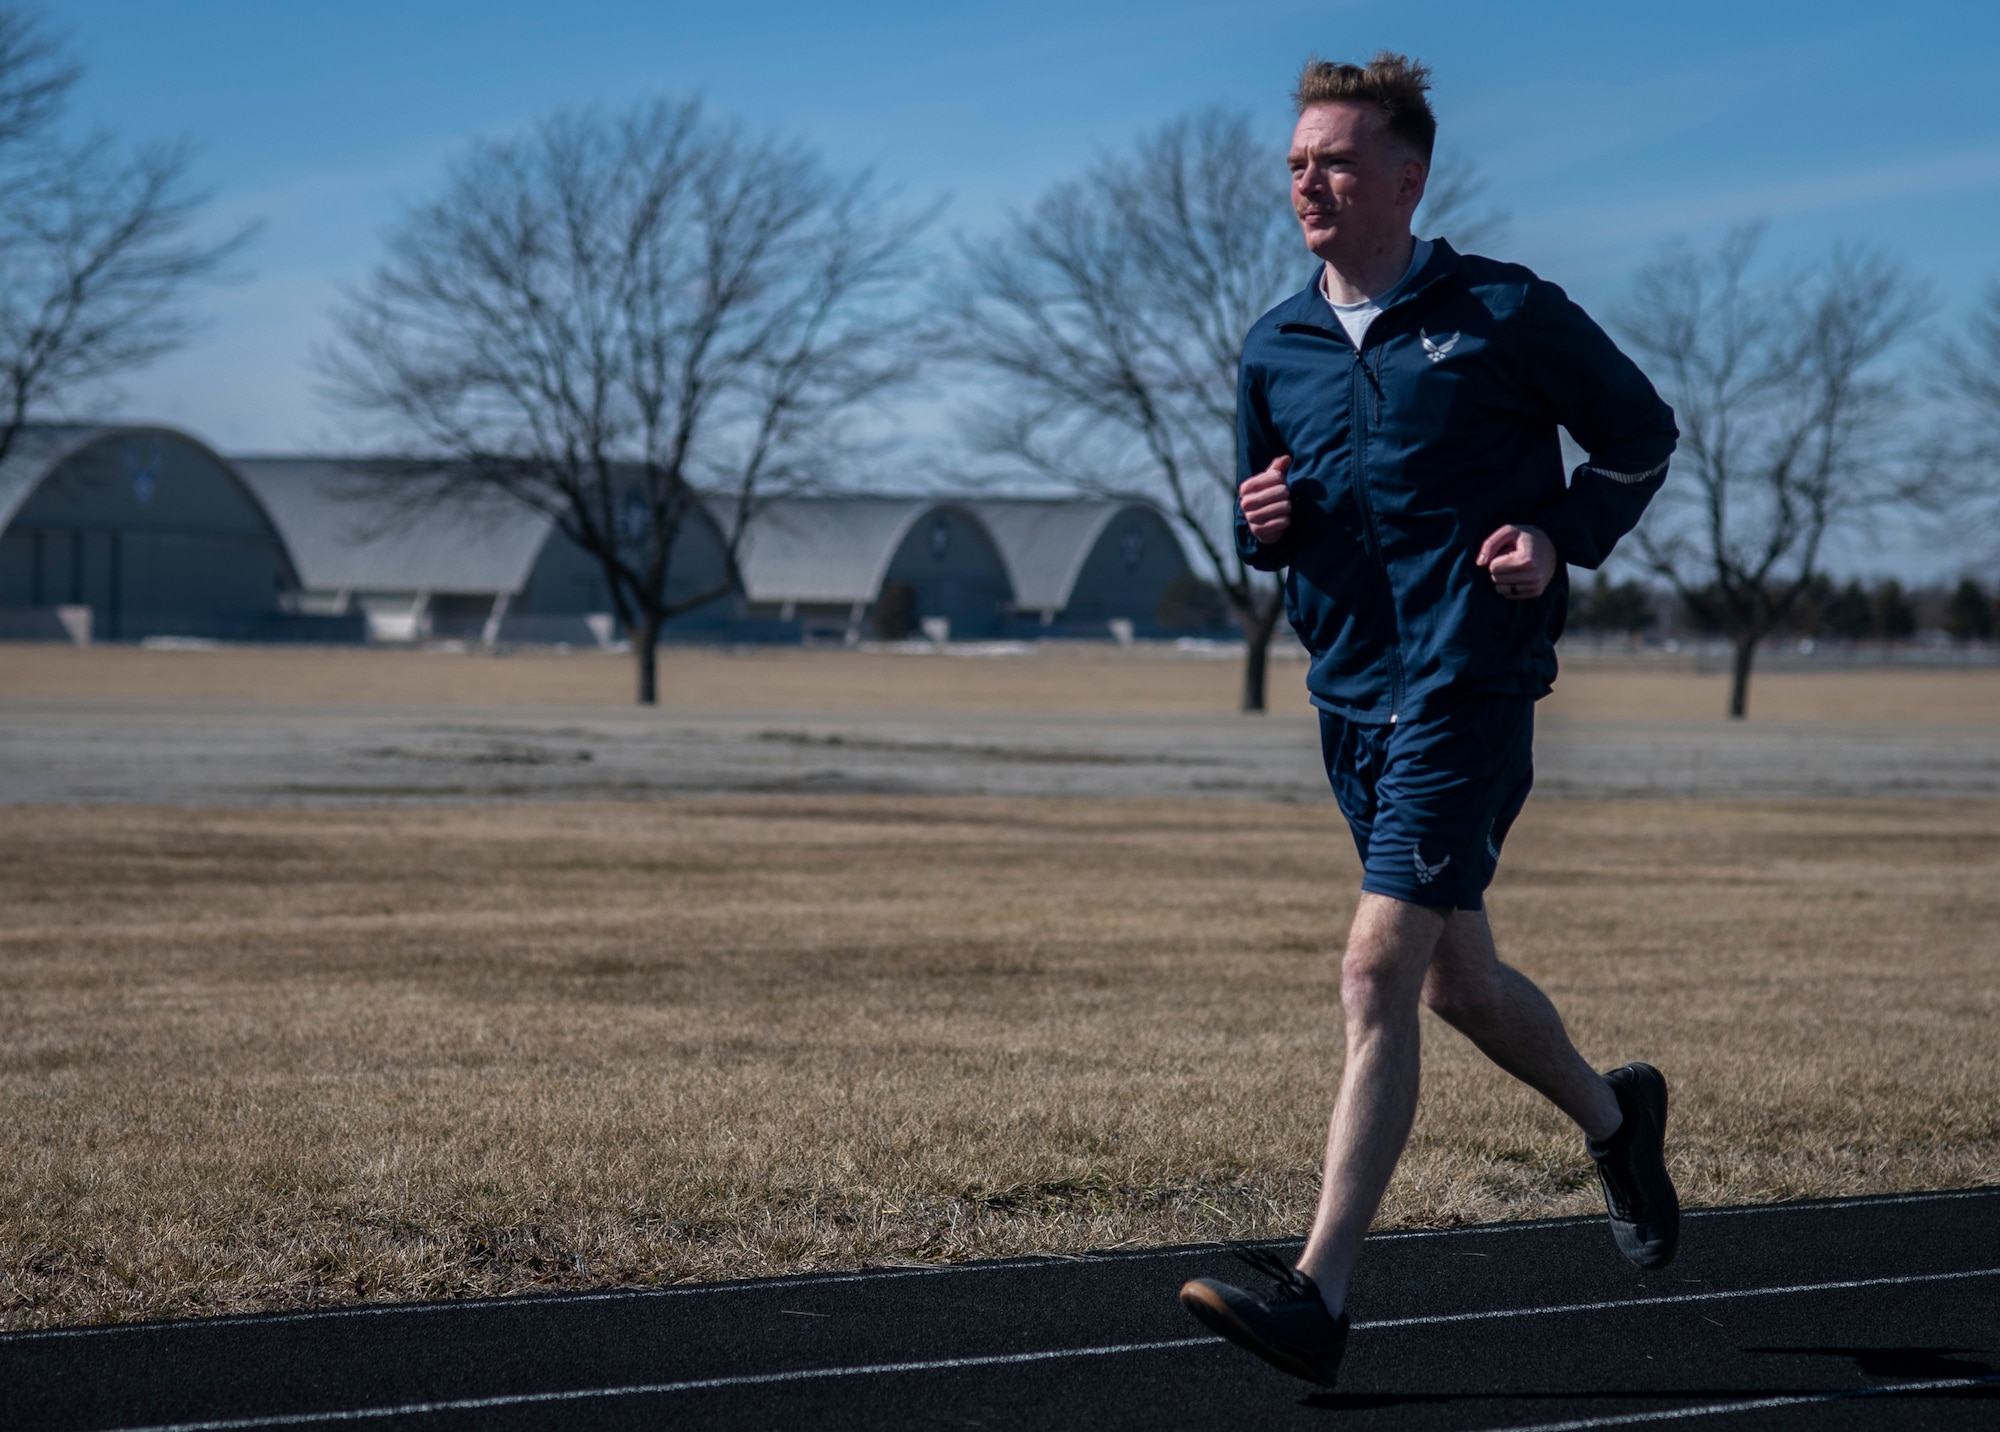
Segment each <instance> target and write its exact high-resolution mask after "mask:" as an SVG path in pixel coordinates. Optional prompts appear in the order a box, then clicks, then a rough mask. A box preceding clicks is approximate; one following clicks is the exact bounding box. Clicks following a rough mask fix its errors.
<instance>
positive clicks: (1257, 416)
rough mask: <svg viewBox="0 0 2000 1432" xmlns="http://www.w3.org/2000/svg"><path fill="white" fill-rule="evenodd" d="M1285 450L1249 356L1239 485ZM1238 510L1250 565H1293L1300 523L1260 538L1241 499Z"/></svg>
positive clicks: (1241, 384)
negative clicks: (1268, 539)
mask: <svg viewBox="0 0 2000 1432" xmlns="http://www.w3.org/2000/svg"><path fill="white" fill-rule="evenodd" d="M1285 452H1286V448H1285V444H1284V441H1283V440H1282V439H1281V438H1280V437H1279V436H1278V432H1277V429H1276V428H1275V427H1274V426H1273V425H1272V423H1271V408H1270V404H1269V403H1268V402H1267V401H1266V400H1265V396H1264V385H1263V381H1262V378H1261V375H1259V374H1258V373H1257V371H1256V369H1255V368H1253V367H1252V366H1251V363H1250V360H1249V359H1248V357H1245V358H1244V359H1243V361H1242V362H1241V363H1239V364H1238V365H1237V370H1236V486H1237V487H1238V488H1239V489H1240V488H1241V487H1242V486H1243V483H1244V482H1245V480H1246V479H1248V478H1250V477H1251V476H1253V475H1254V474H1256V473H1260V472H1262V471H1263V470H1264V469H1265V468H1267V467H1269V466H1270V465H1271V463H1272V462H1273V460H1275V459H1277V458H1280V457H1283V456H1284V455H1285ZM1235 511H1236V551H1237V553H1238V555H1240V556H1241V557H1242V558H1243V561H1244V563H1245V564H1246V565H1247V566H1250V567H1254V568H1256V569H1257V570H1258V571H1260V572H1275V571H1277V570H1278V569H1279V568H1281V567H1287V566H1290V565H1291V561H1292V547H1293V537H1294V535H1295V534H1296V533H1297V532H1298V525H1297V524H1296V523H1294V524H1293V525H1291V526H1289V527H1287V528H1286V529H1285V533H1284V535H1283V536H1282V537H1280V538H1279V539H1278V540H1277V541H1275V542H1259V541H1258V540H1257V539H1256V538H1255V537H1253V536H1252V535H1251V534H1250V524H1249V522H1248V521H1246V520H1245V519H1244V516H1243V504H1242V503H1241V502H1237V503H1236V504H1235Z"/></svg>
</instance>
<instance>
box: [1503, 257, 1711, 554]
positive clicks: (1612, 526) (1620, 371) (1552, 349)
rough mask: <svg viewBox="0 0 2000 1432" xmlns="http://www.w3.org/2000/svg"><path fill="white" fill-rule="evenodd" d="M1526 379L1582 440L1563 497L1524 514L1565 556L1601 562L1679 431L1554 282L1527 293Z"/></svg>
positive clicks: (1636, 511) (1635, 368)
mask: <svg viewBox="0 0 2000 1432" xmlns="http://www.w3.org/2000/svg"><path fill="white" fill-rule="evenodd" d="M1525 316H1526V317H1527V318H1528V319H1529V321H1530V332H1531V333H1532V335H1533V338H1532V342H1531V344H1530V346H1529V352H1528V355H1527V356H1528V359H1529V371H1528V384H1529V387H1530V388H1532V389H1533V390H1534V391H1535V392H1536V393H1537V394H1538V395H1539V397H1540V398H1541V400H1542V402H1543V403H1544V404H1545V405H1546V408H1547V411H1548V414H1549V416H1550V417H1551V418H1553V419H1554V420H1555V421H1556V422H1558V423H1560V424H1562V426H1563V427H1565V428H1567V429H1569V434H1570V436H1571V437H1573V438H1575V439H1576V440H1577V442H1578V443H1579V444H1580V445H1581V446H1582V447H1583V450H1584V452H1585V453H1586V454H1587V461H1585V462H1584V463H1583V464H1582V465H1581V466H1579V467H1578V468H1577V470H1576V471H1575V472H1574V473H1572V474H1571V475H1570V480H1569V486H1568V487H1567V488H1565V489H1564V491H1563V493H1562V495H1561V496H1560V497H1558V498H1556V499H1555V500H1554V501H1552V502H1549V503H1547V504H1546V505H1544V506H1543V507H1542V508H1540V509H1539V510H1538V511H1536V512H1535V513H1534V515H1533V516H1531V517H1530V518H1529V519H1528V520H1529V521H1530V522H1531V523H1532V524H1533V525H1534V526H1537V527H1539V528H1541V529H1542V530H1543V531H1544V532H1546V533H1548V534H1549V537H1550V538H1551V539H1552V540H1553V541H1554V542H1555V544H1556V551H1557V552H1558V553H1560V554H1561V556H1562V559H1563V560H1564V561H1565V562H1569V563H1573V564H1574V565H1576V566H1579V567H1597V566H1599V565H1601V564H1602V563H1603V561H1604V559H1605V558H1606V557H1608V556H1610V555H1611V549H1612V548H1613V547H1614V546H1616V545H1617V542H1618V539H1619V538H1620V537H1623V536H1624V535H1625V534H1626V533H1627V532H1630V531H1631V530H1632V529H1633V528H1634V527H1636V526H1637V525H1638V523H1639V517H1640V514H1642V513H1643V512H1644V511H1645V510H1646V504H1647V503H1649V502H1651V501H1652V500H1653V495H1654V494H1655V493H1657V492H1658V491H1659V490H1660V487H1661V486H1662V484H1664V483H1665V481H1666V477H1667V460H1668V459H1669V458H1670V457H1672V456H1673V451H1674V444H1675V443H1676V442H1678V441H1679V439H1680V432H1679V430H1678V429H1677V428H1676V427H1675V426H1674V410H1673V409H1672V408H1670V407H1668V406H1667V405H1666V403H1665V402H1663V401H1661V398H1660V395H1659V394H1658V393H1657V392H1656V391H1654V388H1653V385H1652V383H1651V381H1650V380H1649V379H1648V378H1647V377H1646V375H1645V374H1644V373H1642V372H1640V371H1639V365H1638V364H1636V363H1634V362H1633V361H1632V360H1631V359H1630V358H1628V357H1626V356H1625V355H1624V353H1622V352H1620V351H1619V348H1618V345H1617V344H1615V343H1613V342H1612V341H1611V337H1610V335H1608V334H1607V333H1605V331H1604V330H1603V329H1602V328H1599V327H1598V326H1597V324H1596V323H1595V322H1593V321H1592V319H1591V317H1590V315H1589V314H1587V313H1585V312H1584V311H1583V310H1582V309H1581V308H1579V307H1578V306H1577V305H1576V304H1575V303H1573V302H1572V301H1571V300H1570V298H1569V296H1568V295H1567V294H1565V293H1564V292H1563V291H1562V290H1561V289H1560V288H1558V287H1557V286H1556V285H1555V284H1552V283H1543V282H1537V283H1535V284H1532V285H1531V286H1530V287H1529V290H1528V296H1527V303H1526V314H1525Z"/></svg>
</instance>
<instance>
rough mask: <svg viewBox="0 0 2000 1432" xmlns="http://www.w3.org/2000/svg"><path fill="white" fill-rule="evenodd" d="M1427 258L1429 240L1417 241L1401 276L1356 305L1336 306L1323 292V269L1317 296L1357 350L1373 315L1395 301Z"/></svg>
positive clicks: (1324, 272)
mask: <svg viewBox="0 0 2000 1432" xmlns="http://www.w3.org/2000/svg"><path fill="white" fill-rule="evenodd" d="M1430 257H1431V241H1430V240H1429V239H1418V240H1417V243H1416V247H1415V248H1414V249H1412V250H1411V251H1410V266H1409V267H1408V268H1406V269H1404V270H1403V276H1402V277H1401V278H1399V279H1397V280H1396V281H1395V282H1394V283H1393V284H1391V285H1389V287H1388V288H1386V289H1384V290H1383V291H1382V292H1381V293H1378V294H1376V295H1375V296H1374V297H1373V298H1364V299H1362V300H1361V302H1359V303H1335V302H1334V301H1333V297H1332V295H1331V294H1329V293H1328V292H1327V291H1326V271H1325V270H1324V269H1322V270H1321V271H1320V276H1319V296H1320V297H1321V298H1324V299H1325V300H1326V306H1327V307H1328V308H1331V309H1332V310H1333V316H1334V317H1335V318H1338V319H1339V320H1340V326H1341V327H1342V328H1345V329H1346V330H1347V336H1348V337H1349V338H1350V339H1352V340H1353V343H1354V346H1355V348H1356V349H1359V348H1360V347H1361V340H1362V339H1363V338H1365V337H1367V336H1368V325H1369V324H1371V323H1373V322H1374V321H1375V315H1376V314H1378V313H1380V312H1381V311H1382V310H1383V309H1384V308H1387V307H1388V306H1389V305H1390V304H1391V303H1393V302H1395V299H1396V295H1397V294H1398V293H1401V292H1402V290H1403V285H1404V284H1406V283H1408V282H1409V281H1410V280H1411V279H1413V278H1415V277H1416V275H1417V270H1419V269H1421V268H1422V267H1423V266H1424V265H1425V264H1426V263H1428V262H1430Z"/></svg>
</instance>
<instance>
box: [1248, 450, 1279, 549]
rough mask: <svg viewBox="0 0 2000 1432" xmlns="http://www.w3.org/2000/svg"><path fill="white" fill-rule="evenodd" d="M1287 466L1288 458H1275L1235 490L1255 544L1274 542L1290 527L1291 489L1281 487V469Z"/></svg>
mask: <svg viewBox="0 0 2000 1432" xmlns="http://www.w3.org/2000/svg"><path fill="white" fill-rule="evenodd" d="M1291 465H1292V460H1291V459H1290V458H1289V457H1281V458H1278V459H1277V460H1276V461H1274V462H1273V463H1272V464H1271V465H1270V466H1269V467H1267V468H1265V469H1264V470H1263V471H1262V472H1260V473H1258V474H1257V475H1256V476H1254V477H1246V478H1244V479H1243V485H1242V486H1241V487H1239V488H1237V489H1236V500H1237V501H1238V502H1240V503H1242V504H1243V520H1244V521H1245V522H1247V523H1249V524H1250V535H1251V536H1252V537H1255V538H1256V539H1257V540H1258V541H1259V542H1275V541H1277V540H1278V539H1279V538H1280V537H1282V536H1284V535H1285V529H1286V528H1287V527H1289V526H1291V525H1292V490H1291V489H1290V488H1289V487H1287V486H1285V470H1286V469H1287V468H1289V467H1290V466H1291Z"/></svg>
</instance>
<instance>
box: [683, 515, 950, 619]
mask: <svg viewBox="0 0 2000 1432" xmlns="http://www.w3.org/2000/svg"><path fill="white" fill-rule="evenodd" d="M710 510H711V511H712V512H713V514H714V516H715V518H716V521H717V523H718V524H719V525H722V526H724V527H725V528H726V526H727V523H728V521H729V513H728V511H727V504H725V503H720V502H717V503H713V504H711V509H710ZM942 511H952V512H959V513H963V514H966V515H967V516H969V517H970V518H971V520H972V522H973V523H974V524H975V525H976V526H979V527H981V528H983V527H984V526H985V524H984V523H983V522H981V521H980V519H979V516H978V514H977V512H976V511H975V504H972V503H964V502H951V501H944V500H940V499H938V498H932V497H870V496H853V497H849V496H829V497H781V498H777V499H775V500H773V501H771V502H769V503H767V504H766V505H764V506H763V507H761V508H760V509H759V510H758V512H757V514H756V516H755V517H753V518H752V519H751V521H750V524H749V526H748V527H747V528H746V529H745V531H744V534H743V546H742V551H741V554H740V557H739V559H738V567H739V569H740V570H741V572H742V574H743V587H744V594H745V595H746V596H747V597H749V599H750V600H751V601H753V602H826V603H835V602H846V603H853V602H872V601H874V600H875V599H876V598H877V597H879V596H880V595H881V594H882V582H883V580H884V578H885V577H886V576H887V575H888V571H889V564H890V563H891V562H892V561H893V560H894V559H895V556H896V550H897V549H898V548H899V547H901V546H902V544H903V539H904V538H905V537H907V536H908V535H909V533H910V529H911V528H913V527H915V526H916V525H917V523H919V522H921V521H922V520H923V519H925V518H926V517H928V516H930V515H931V514H933V513H936V512H942Z"/></svg>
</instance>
